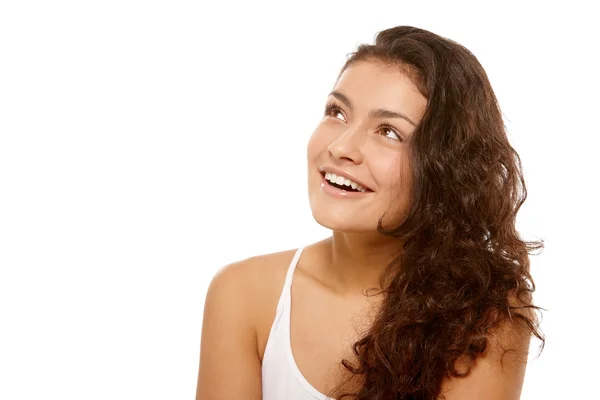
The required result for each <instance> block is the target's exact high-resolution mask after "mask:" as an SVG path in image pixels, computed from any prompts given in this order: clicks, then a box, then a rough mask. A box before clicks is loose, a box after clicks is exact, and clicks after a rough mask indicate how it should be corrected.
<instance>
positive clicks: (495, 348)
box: [196, 61, 530, 400]
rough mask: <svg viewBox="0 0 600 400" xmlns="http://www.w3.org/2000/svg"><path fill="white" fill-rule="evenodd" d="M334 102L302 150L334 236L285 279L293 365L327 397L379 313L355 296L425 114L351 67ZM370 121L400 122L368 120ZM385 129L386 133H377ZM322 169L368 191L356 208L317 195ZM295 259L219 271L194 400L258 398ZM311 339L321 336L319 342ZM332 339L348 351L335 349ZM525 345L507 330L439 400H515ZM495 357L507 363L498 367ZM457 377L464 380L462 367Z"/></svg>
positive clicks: (379, 267) (386, 77) (319, 210)
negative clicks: (376, 114) (375, 113)
mask: <svg viewBox="0 0 600 400" xmlns="http://www.w3.org/2000/svg"><path fill="white" fill-rule="evenodd" d="M332 92H335V93H336V94H329V95H328V97H327V100H328V101H329V102H335V105H336V107H337V109H333V110H330V112H328V113H324V115H323V118H322V120H321V121H320V123H319V124H318V126H317V127H316V129H315V131H314V132H313V134H312V136H311V138H310V141H309V144H308V149H307V165H308V194H309V201H310V207H311V210H312V214H313V216H314V218H315V220H316V221H317V222H318V223H319V224H321V225H322V226H324V227H326V228H329V229H331V230H332V236H331V237H330V238H328V239H325V240H323V241H320V242H317V243H314V244H312V245H309V246H307V247H306V248H305V250H304V252H303V254H302V257H301V258H300V262H299V264H298V266H297V268H296V271H295V273H294V276H293V282H294V283H293V285H292V298H293V299H295V300H294V302H293V307H292V310H293V312H292V313H291V315H292V320H291V345H292V349H293V354H294V358H295V361H296V364H297V365H298V367H299V369H300V370H301V371H302V374H303V375H304V376H305V377H306V379H307V380H308V381H309V382H310V383H311V384H312V385H313V386H314V387H316V388H317V389H318V390H319V391H321V392H322V393H325V392H327V391H328V389H330V388H332V387H333V386H332V385H331V384H330V382H329V381H327V380H325V379H324V378H323V377H325V376H330V373H333V372H334V371H332V369H331V368H332V367H331V366H332V365H335V364H337V363H338V362H339V361H340V360H341V359H342V358H347V359H353V357H351V352H350V344H351V343H352V342H353V341H354V340H357V339H358V338H359V333H360V332H359V331H356V330H355V328H356V327H357V326H363V327H367V326H368V325H369V323H370V321H371V319H370V318H371V317H372V315H373V314H370V313H368V312H365V310H367V311H368V310H376V306H377V305H378V304H379V300H380V298H378V297H377V296H374V297H372V298H368V299H367V298H366V297H365V296H364V292H365V291H366V290H367V289H369V288H379V287H380V286H379V276H380V274H381V272H382V271H383V269H384V268H385V266H386V265H387V263H388V262H389V261H390V260H391V258H392V252H393V250H396V249H398V248H399V247H400V245H401V243H399V242H398V241H397V240H398V239H393V238H387V237H384V236H382V235H380V234H379V233H378V232H377V222H378V220H379V218H380V217H381V216H384V220H383V222H384V226H385V225H387V224H396V223H398V222H399V221H400V220H401V219H402V218H403V216H404V215H405V213H406V210H407V207H408V199H409V196H410V193H411V176H410V173H409V172H410V160H409V158H408V157H407V155H406V154H407V152H406V151H405V149H406V146H407V144H406V140H407V139H408V138H409V137H410V136H411V135H412V134H413V132H414V130H415V125H416V124H418V123H419V121H420V119H421V118H422V115H423V112H424V110H425V107H426V104H427V100H426V99H425V98H424V97H423V96H422V95H421V94H420V93H419V92H418V90H417V89H416V87H415V85H414V84H413V83H412V81H411V80H410V79H409V77H408V76H407V75H406V74H405V73H404V72H403V71H401V70H399V69H398V68H397V67H396V68H391V67H389V66H386V65H384V64H382V63H379V62H375V61H361V62H357V63H355V64H353V65H351V66H350V67H349V68H348V69H346V70H345V71H344V73H343V74H342V75H341V76H340V78H339V79H338V81H337V82H336V84H335V86H334V88H333V90H332ZM340 94H341V96H340ZM344 100H345V101H344ZM348 100H349V102H350V104H351V105H352V107H350V106H349V104H348ZM374 109H388V110H392V111H395V112H397V113H401V114H403V115H404V116H405V117H406V118H385V119H381V118H373V117H372V116H370V111H372V110H374ZM409 120H410V121H412V123H411V122H409ZM383 122H385V123H386V124H387V125H389V127H381V124H382V123H383ZM323 166H328V167H334V168H336V169H338V170H341V171H344V172H348V173H350V174H352V175H353V176H355V177H356V178H357V179H358V180H360V181H362V182H363V183H364V184H365V185H366V186H367V187H369V188H370V189H371V190H372V191H371V192H370V193H368V194H367V195H365V196H363V197H361V198H356V199H339V198H334V197H331V196H330V195H328V194H326V193H325V192H324V191H323V189H322V188H321V182H322V175H321V172H320V171H319V167H323ZM294 252H295V249H294V250H288V251H284V252H280V253H274V254H267V255H261V256H257V257H252V258H249V259H246V260H242V261H239V262H236V263H233V264H230V265H227V266H225V267H223V268H222V269H221V270H219V272H218V273H217V274H216V275H215V277H214V278H213V280H212V281H211V284H210V285H209V289H208V292H207V295H206V301H205V306H204V314H203V325H202V326H203V327H202V337H201V350H200V367H199V372H198V385H197V392H196V399H197V400H209V399H210V400H221V399H223V400H224V399H232V398H244V399H251V400H252V399H254V400H259V399H261V398H262V387H261V386H262V383H261V382H262V381H261V363H262V358H263V355H264V349H265V346H266V342H267V340H268V335H269V330H270V328H271V326H272V324H273V319H274V317H275V312H276V306H277V301H278V299H279V296H280V294H281V290H282V286H283V282H284V279H285V274H286V272H287V269H288V266H289V263H290V261H291V259H292V257H293V255H294ZM267 277H269V279H267ZM514 304H515V305H516V304H518V303H514ZM294 306H295V307H294ZM332 316H335V318H332ZM320 327H324V329H323V330H322V331H319V330H318V329H319V328H320ZM351 332H353V333H351ZM340 337H345V338H347V339H348V342H346V343H345V344H344V345H342V344H340V343H341V342H340ZM529 338H530V336H529V335H528V334H527V333H526V332H524V331H523V330H520V329H518V328H516V326H515V325H514V324H510V323H507V324H505V325H504V326H502V327H500V328H499V329H498V330H497V331H496V332H494V333H493V334H492V335H490V342H489V346H488V348H487V350H486V352H485V353H484V354H483V355H481V356H480V357H479V358H478V359H477V361H476V363H475V365H474V366H473V368H472V370H471V373H470V374H469V375H468V376H467V377H466V378H452V379H446V380H445V381H444V382H443V384H442V394H444V395H445V396H446V397H445V398H446V400H459V399H460V400H476V399H477V400H479V399H482V398H485V399H488V400H516V399H519V397H520V393H521V387H522V384H523V379H524V374H525V365H526V359H527V352H528V348H529ZM502 347H505V348H511V349H515V350H516V351H515V352H514V353H511V354H508V355H505V356H504V358H503V359H502V363H500V359H501V355H502V351H501V349H502ZM458 367H459V370H461V369H462V368H464V363H459V364H458ZM342 381H343V379H340V380H339V382H342ZM355 387H356V386H353V385H352V384H351V385H349V386H347V387H346V389H348V388H355Z"/></svg>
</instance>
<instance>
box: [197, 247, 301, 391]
mask: <svg viewBox="0 0 600 400" xmlns="http://www.w3.org/2000/svg"><path fill="white" fill-rule="evenodd" d="M290 252H291V253H293V250H289V251H284V252H279V253H273V254H266V255H261V256H255V257H250V258H248V259H245V260H240V261H236V262H233V263H231V264H228V265H226V266H224V267H222V268H221V269H219V270H218V271H217V273H216V274H215V275H214V276H213V278H212V280H211V282H210V284H209V287H208V291H207V293H206V300H205V305H204V314H203V323H202V333H201V341H200V367H199V371H198V386H197V392H196V399H201V400H204V399H211V400H217V399H219V400H220V399H223V400H224V399H233V398H241V397H242V396H243V397H244V398H245V399H257V400H258V399H260V397H261V358H260V355H259V351H258V344H257V343H258V342H257V320H258V318H259V317H260V316H261V315H262V312H261V311H260V310H261V309H262V308H263V305H262V303H263V302H264V301H265V300H264V299H267V298H269V293H272V292H273V286H274V285H273V281H274V279H280V275H281V270H282V269H283V268H282V267H281V263H282V262H284V260H285V259H286V258H288V257H290ZM284 274H285V273H284Z"/></svg>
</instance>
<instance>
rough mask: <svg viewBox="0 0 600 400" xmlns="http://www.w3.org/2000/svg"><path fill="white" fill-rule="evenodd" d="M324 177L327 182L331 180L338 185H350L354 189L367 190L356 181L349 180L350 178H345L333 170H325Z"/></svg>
mask: <svg viewBox="0 0 600 400" xmlns="http://www.w3.org/2000/svg"><path fill="white" fill-rule="evenodd" d="M325 179H327V180H328V181H329V182H332V183H335V184H338V185H345V186H348V187H351V188H352V189H356V190H358V191H361V192H366V191H367V189H365V188H364V187H362V186H361V185H359V184H358V183H356V182H354V181H351V180H350V179H346V178H344V177H343V176H339V175H336V174H334V173H333V172H326V173H325Z"/></svg>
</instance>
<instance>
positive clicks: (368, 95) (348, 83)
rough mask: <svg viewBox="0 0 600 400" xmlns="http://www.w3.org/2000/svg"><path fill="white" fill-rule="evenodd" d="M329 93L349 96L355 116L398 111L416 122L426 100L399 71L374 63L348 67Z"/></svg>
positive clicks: (421, 113) (368, 62) (360, 62)
mask: <svg viewBox="0 0 600 400" xmlns="http://www.w3.org/2000/svg"><path fill="white" fill-rule="evenodd" d="M333 90H336V91H339V92H342V93H343V94H345V95H346V96H347V97H349V98H350V100H351V101H352V104H353V105H354V107H355V109H356V110H355V111H356V112H358V113H361V112H364V113H365V114H366V113H368V111H369V110H371V109H374V108H387V109H390V110H395V111H400V112H401V113H403V114H406V115H407V116H408V117H409V118H411V119H412V120H413V121H415V122H418V121H420V119H421V117H422V115H423V113H424V112H425V107H426V106H427V99H426V98H425V97H424V96H423V95H422V94H421V93H420V92H419V90H418V89H417V87H416V85H415V84H414V83H413V82H412V80H411V79H410V78H409V76H408V75H407V73H406V72H405V71H403V69H402V68H400V67H391V66H389V65H386V64H383V63H381V62H377V61H358V62H355V63H353V64H351V65H350V66H349V67H348V68H347V69H346V70H344V72H343V73H342V75H341V76H340V78H339V79H338V81H337V82H336V85H335V87H334V89H333Z"/></svg>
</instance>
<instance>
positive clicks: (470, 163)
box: [330, 26, 545, 400]
mask: <svg viewBox="0 0 600 400" xmlns="http://www.w3.org/2000/svg"><path fill="white" fill-rule="evenodd" d="M357 61H375V62H380V63H384V64H385V65H387V66H389V67H390V68H397V69H398V70H400V71H403V72H405V73H407V74H408V76H409V77H410V78H411V80H412V81H413V82H414V84H415V85H416V86H417V88H418V90H419V91H420V92H421V94H422V95H423V96H425V98H426V99H427V107H426V110H425V113H424V115H423V118H422V120H421V122H420V123H419V124H418V126H417V127H416V129H415V131H414V133H413V135H412V136H411V137H410V139H409V140H408V142H407V151H408V155H409V157H410V159H411V166H412V168H411V173H412V182H413V184H412V190H411V192H412V194H411V198H410V201H409V204H410V205H409V209H408V212H407V214H406V215H405V218H403V220H402V222H401V223H400V224H399V225H398V226H394V227H384V226H383V225H382V220H383V217H382V219H380V220H379V223H378V230H379V232H380V233H381V234H383V235H389V236H394V237H398V238H403V239H404V240H403V241H401V242H402V243H403V244H402V248H401V251H399V252H398V255H397V257H396V258H395V259H394V261H393V262H392V263H391V264H389V265H388V266H387V269H386V270H385V272H384V273H383V275H382V277H381V287H382V291H383V292H384V293H385V297H384V298H383V301H382V303H381V307H380V309H379V311H378V313H377V315H376V316H375V320H374V322H373V324H372V325H371V327H370V329H369V330H368V331H367V333H365V334H364V335H363V336H362V337H361V339H360V340H358V341H357V342H356V343H354V345H353V353H354V355H355V356H356V357H357V359H358V365H353V364H352V363H351V362H349V361H348V360H346V359H344V360H342V361H341V363H342V365H343V367H344V368H345V369H346V370H348V371H350V372H351V373H352V376H353V377H355V376H357V375H359V376H362V378H363V379H362V380H361V382H362V383H361V387H360V390H359V391H358V392H355V393H347V392H344V393H343V394H342V395H341V396H340V397H338V398H339V399H346V398H352V399H357V400H384V399H385V400H388V399H394V400H400V399H415V400H416V399H423V400H430V399H431V400H433V399H436V398H437V397H438V396H439V395H440V391H441V384H442V380H443V379H444V378H445V377H462V376H466V375H468V374H469V372H470V371H471V367H472V364H473V362H474V360H475V359H476V358H477V356H478V355H480V354H482V353H483V352H484V351H485V349H486V347H488V345H489V334H490V333H492V332H494V329H497V328H498V327H500V326H501V325H502V324H503V323H506V322H509V323H511V324H517V325H518V326H520V327H521V329H525V331H526V333H527V334H528V335H529V336H531V335H532V334H533V335H535V336H536V337H537V338H538V339H540V340H541V341H542V346H541V349H540V352H541V350H542V349H543V347H544V344H545V338H544V335H543V333H542V332H541V331H540V330H539V322H538V321H539V320H538V318H536V316H535V315H534V313H533V312H532V309H536V310H537V311H539V310H540V309H541V308H540V307H537V306H535V305H533V304H532V295H531V294H532V293H533V292H534V291H535V284H534V282H533V279H532V277H531V275H530V272H529V265H530V263H529V253H530V252H532V251H533V250H537V249H543V247H544V245H543V240H540V241H532V242H529V241H525V240H523V239H522V238H521V237H520V235H519V233H518V232H517V230H516V229H515V222H516V215H517V212H518V210H519V208H520V207H521V205H522V204H523V202H524V201H525V199H526V197H527V190H526V187H525V180H524V177H523V173H522V167H521V160H520V157H519V155H518V154H517V152H516V151H515V150H514V149H513V147H512V146H511V145H510V143H509V140H508V138H507V135H506V129H505V126H504V122H503V120H502V114H501V111H500V107H499V105H498V102H497V99H496V96H495V94H494V91H493V90H492V87H491V85H490V82H489V80H488V77H487V74H486V73H485V71H484V69H483V67H482V66H481V64H480V63H479V61H478V60H477V58H476V57H475V56H474V55H473V54H472V53H471V52H470V51H469V50H467V49H466V48H465V47H463V46H461V45H460V44H458V43H456V42H454V41H452V40H449V39H447V38H443V37H441V36H439V35H436V34H434V33H431V32H429V31H426V30H423V29H418V28H414V27H411V26H397V27H394V28H390V29H386V30H383V31H381V32H379V33H378V34H377V36H376V39H375V44H373V45H369V44H361V45H359V46H358V48H357V50H356V51H355V52H353V53H351V54H350V57H349V58H348V59H347V61H346V63H345V64H344V66H343V68H342V69H341V72H340V75H341V73H342V72H343V71H344V70H345V69H346V68H347V67H348V66H350V65H351V64H353V63H355V62H357ZM338 79H339V76H338ZM505 351H510V349H508V350H505ZM460 360H463V361H464V360H466V367H467V368H466V371H463V370H460V371H459V370H458V369H457V365H458V364H457V361H460ZM338 388H339V387H338ZM334 391H335V390H332V391H331V392H330V394H331V393H333V392H334Z"/></svg>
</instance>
